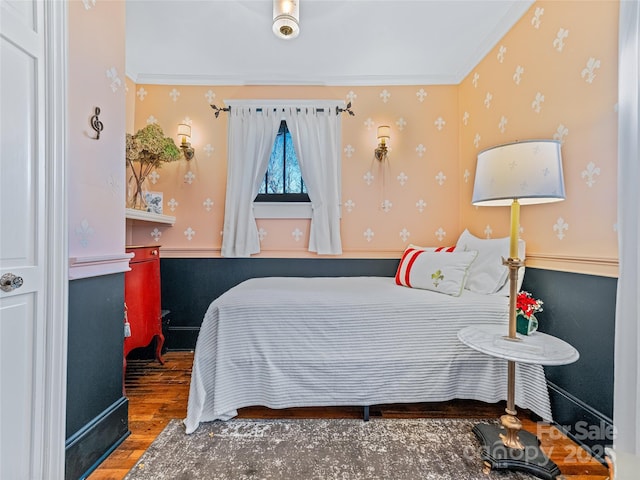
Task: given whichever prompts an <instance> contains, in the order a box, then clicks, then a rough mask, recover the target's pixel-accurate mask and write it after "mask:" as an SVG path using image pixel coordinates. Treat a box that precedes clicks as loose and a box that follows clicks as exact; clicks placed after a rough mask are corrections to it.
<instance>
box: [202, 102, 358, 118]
mask: <svg viewBox="0 0 640 480" xmlns="http://www.w3.org/2000/svg"><path fill="white" fill-rule="evenodd" d="M209 106H210V107H211V108H212V109H213V110H214V112H215V114H214V115H215V117H216V118H218V115H220V112H230V111H231V106H229V107H223V108H220V107H217V106H216V105H209ZM291 106H293V105H291ZM311 106H312V105H309V107H311ZM280 108H282V109H283V110H284V109H285V108H286V106H283V105H282V104H280V105H278V106H274V107H273V110H274V111H277V110H278V109H280ZM302 108H304V107H302ZM300 110H301V108H300V107H296V112H299V111H300ZM316 110H317V111H318V112H324V107H320V108H316ZM256 111H257V112H261V111H262V108H261V107H258V108H256ZM344 112H347V113H348V114H349V115H351V116H352V117H353V116H355V113H353V110H351V102H349V103H347V105H346V107H345V108H340V107H339V106H336V115H339V114H341V113H344Z"/></svg>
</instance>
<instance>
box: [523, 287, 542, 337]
mask: <svg viewBox="0 0 640 480" xmlns="http://www.w3.org/2000/svg"><path fill="white" fill-rule="evenodd" d="M543 304H544V302H543V301H542V300H538V299H536V298H533V295H531V294H530V293H529V292H525V291H520V293H518V297H517V299H516V331H517V332H518V333H521V334H523V335H529V334H530V333H533V332H535V331H536V330H537V329H538V319H537V318H536V316H535V315H534V313H537V312H541V311H542V305H543Z"/></svg>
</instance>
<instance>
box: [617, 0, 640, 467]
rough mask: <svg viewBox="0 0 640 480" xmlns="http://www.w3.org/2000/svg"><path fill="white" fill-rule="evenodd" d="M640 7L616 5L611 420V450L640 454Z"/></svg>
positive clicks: (631, 0) (632, 1)
mask: <svg viewBox="0 0 640 480" xmlns="http://www.w3.org/2000/svg"><path fill="white" fill-rule="evenodd" d="M639 30H640V4H639V3H638V1H636V0H623V1H621V2H620V37H619V46H618V48H619V67H618V72H619V73H618V75H619V79H618V132H619V133H618V246H619V256H620V262H619V263H620V272H619V277H618V295H617V302H616V341H615V381H614V405H613V417H614V424H615V426H616V429H617V436H616V439H615V440H614V446H615V449H616V450H617V451H623V452H629V453H632V454H636V455H640V354H639V351H638V350H639V348H638V346H639V345H640V294H639V293H640V280H639V277H640V255H639V245H640V214H639V208H638V206H639V205H640V193H639V192H640V189H639V188H638V186H639V185H640V121H639V117H640V74H639V71H640V65H639V64H640V39H639V38H638V37H639Z"/></svg>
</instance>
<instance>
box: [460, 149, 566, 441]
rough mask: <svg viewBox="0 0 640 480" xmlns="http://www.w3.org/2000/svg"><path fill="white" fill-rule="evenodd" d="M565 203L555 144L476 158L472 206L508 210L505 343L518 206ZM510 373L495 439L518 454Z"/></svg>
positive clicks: (512, 329) (514, 285) (512, 323)
mask: <svg viewBox="0 0 640 480" xmlns="http://www.w3.org/2000/svg"><path fill="white" fill-rule="evenodd" d="M564 198H565V192H564V181H563V176H562V156H561V154H560V142H558V141H555V140H524V141H520V142H515V143H508V144H504V145H498V146H495V147H491V148H488V149H486V150H483V151H481V152H480V153H479V154H478V162H477V165H476V177H475V182H474V185H473V198H472V199H471V203H472V204H473V205H477V206H491V207H499V206H510V207H511V234H510V248H509V258H508V259H506V260H505V259H503V264H504V265H506V266H507V267H508V268H509V332H508V335H507V336H506V337H505V338H506V339H508V340H510V341H513V342H517V341H518V338H517V336H516V299H517V295H518V291H517V290H518V269H519V268H520V267H522V266H524V259H520V258H518V235H519V231H520V205H531V204H536V203H549V202H558V201H561V200H564ZM515 368H516V367H515V362H513V361H509V363H508V370H507V374H508V383H507V408H506V410H505V411H506V415H503V416H502V417H500V421H501V424H502V426H503V427H504V428H505V431H506V433H505V434H504V435H503V434H501V435H500V438H501V439H502V442H503V443H504V445H505V446H506V447H509V448H515V449H520V450H522V449H524V446H523V445H522V443H521V442H520V440H519V438H518V432H519V431H520V429H521V428H522V424H521V422H520V420H518V418H517V417H516V409H515Z"/></svg>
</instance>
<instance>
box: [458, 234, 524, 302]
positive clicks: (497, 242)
mask: <svg viewBox="0 0 640 480" xmlns="http://www.w3.org/2000/svg"><path fill="white" fill-rule="evenodd" d="M509 246H510V239H509V237H503V238H490V239H484V238H478V237H476V236H475V235H472V234H471V233H470V232H469V230H465V231H464V232H462V234H461V235H460V238H459V239H458V242H457V243H456V251H477V252H478V258H476V260H475V262H473V264H472V265H471V267H470V268H469V278H468V279H467V283H466V285H465V288H466V289H467V290H471V291H472V292H476V293H482V294H490V293H495V294H498V295H507V296H508V295H509V282H508V281H507V280H508V279H509V269H508V268H507V267H506V266H505V265H503V264H502V259H503V258H505V259H507V258H509ZM524 253H525V243H524V240H521V239H519V240H518V256H519V258H520V259H523V260H524ZM518 277H519V278H518V280H519V283H518V290H520V286H521V285H522V279H523V278H524V267H523V268H521V269H520V271H519V272H518Z"/></svg>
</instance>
